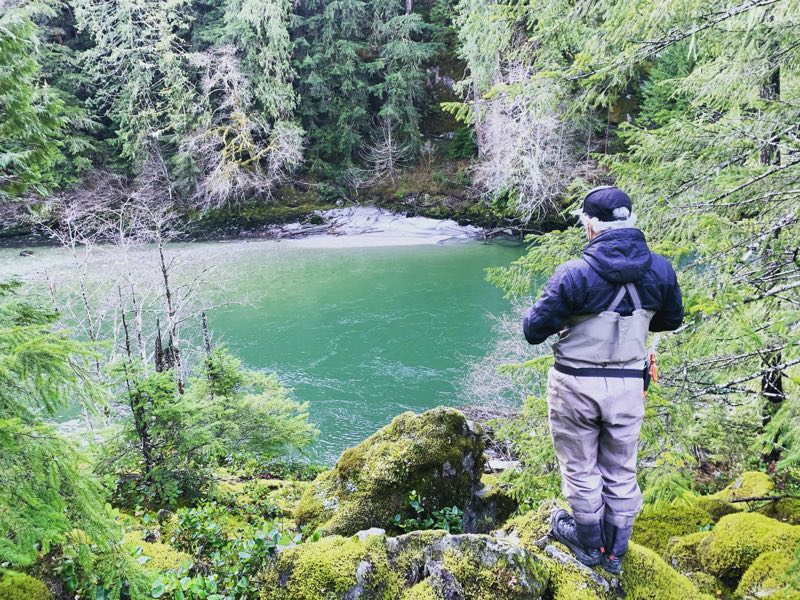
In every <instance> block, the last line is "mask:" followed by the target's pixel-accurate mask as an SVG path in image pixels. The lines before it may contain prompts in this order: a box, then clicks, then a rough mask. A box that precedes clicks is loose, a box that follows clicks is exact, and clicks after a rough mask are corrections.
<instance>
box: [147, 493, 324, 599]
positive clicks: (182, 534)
mask: <svg viewBox="0 0 800 600" xmlns="http://www.w3.org/2000/svg"><path fill="white" fill-rule="evenodd" d="M228 518H229V516H228V515H227V512H226V510H225V509H224V508H223V507H220V506H218V505H216V504H204V505H201V506H198V507H196V508H192V509H186V508H184V509H179V510H178V511H177V513H176V515H175V522H174V524H173V525H172V531H171V536H170V542H171V543H172V545H173V546H174V547H175V548H177V549H178V550H181V551H183V552H187V553H189V554H191V555H192V556H193V557H194V566H193V567H189V566H183V567H181V568H179V569H175V570H170V571H167V572H166V573H162V574H161V575H159V576H158V577H157V578H156V579H155V580H154V582H153V585H152V589H151V594H152V595H153V597H155V598H160V597H163V596H164V595H165V594H166V595H167V596H166V597H170V595H172V597H175V598H179V597H180V594H183V596H184V597H185V598H187V599H194V598H198V599H199V598H208V599H214V598H218V599H220V600H221V599H223V598H236V599H237V600H249V599H251V598H256V597H257V596H258V589H259V588H260V576H259V573H260V572H261V571H262V570H263V568H264V566H265V565H266V562H267V561H268V560H270V557H272V556H274V555H275V553H276V552H278V551H279V550H284V549H286V548H291V547H293V546H295V545H296V544H299V543H300V542H301V541H302V540H303V537H304V534H305V533H306V532H302V531H301V532H300V533H297V532H284V531H282V530H281V528H280V527H279V526H278V525H277V524H275V523H273V522H270V521H266V520H264V519H255V520H256V521H257V522H256V524H252V525H251V524H248V523H240V524H239V527H238V529H237V530H236V531H235V532H231V533H229V532H228V531H227V530H228V529H229V525H230V523H229V520H228ZM310 539H311V540H316V539H318V536H317V535H312V536H310ZM215 594H216V595H215Z"/></svg>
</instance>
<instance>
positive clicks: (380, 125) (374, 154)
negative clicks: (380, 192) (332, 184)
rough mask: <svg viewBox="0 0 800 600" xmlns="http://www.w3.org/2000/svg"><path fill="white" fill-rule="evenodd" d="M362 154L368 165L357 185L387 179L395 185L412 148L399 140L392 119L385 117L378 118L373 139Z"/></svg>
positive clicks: (362, 185) (360, 174)
mask: <svg viewBox="0 0 800 600" xmlns="http://www.w3.org/2000/svg"><path fill="white" fill-rule="evenodd" d="M361 155H362V158H363V159H364V163H365V165H366V167H365V169H364V170H363V171H362V172H361V173H359V174H358V178H357V179H358V181H357V184H356V187H366V186H370V185H375V184H376V183H380V182H382V181H386V180H388V181H390V182H391V184H392V185H395V182H396V179H397V173H398V171H399V170H400V168H401V167H402V166H403V165H404V163H405V162H406V161H407V160H408V158H409V157H410V156H411V148H410V147H409V146H408V145H406V144H402V143H400V142H398V140H397V138H396V136H395V132H394V123H393V122H392V119H391V118H389V117H383V118H380V119H378V120H376V122H375V127H374V129H373V132H372V136H371V140H370V141H369V142H368V143H366V144H365V145H364V148H363V149H362V152H361Z"/></svg>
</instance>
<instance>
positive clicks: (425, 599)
mask: <svg viewBox="0 0 800 600" xmlns="http://www.w3.org/2000/svg"><path fill="white" fill-rule="evenodd" d="M400 598H401V600H439V595H438V594H437V593H436V592H435V591H434V589H433V588H432V587H431V586H430V584H429V583H428V582H427V581H422V582H420V583H418V584H417V585H415V586H413V587H411V588H409V589H407V590H406V591H405V592H403V595H402V596H401V597H400Z"/></svg>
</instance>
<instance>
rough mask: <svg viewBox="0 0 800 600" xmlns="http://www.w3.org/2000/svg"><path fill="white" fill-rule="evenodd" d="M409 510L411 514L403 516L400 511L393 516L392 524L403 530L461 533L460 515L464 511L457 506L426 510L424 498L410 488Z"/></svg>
mask: <svg viewBox="0 0 800 600" xmlns="http://www.w3.org/2000/svg"><path fill="white" fill-rule="evenodd" d="M408 508H409V509H410V511H409V512H412V511H413V516H411V517H403V515H401V514H400V513H398V514H396V515H395V516H394V521H393V522H394V525H395V527H397V528H398V529H402V530H403V531H418V530H420V529H444V530H445V531H447V532H450V533H462V532H463V530H464V529H463V526H462V517H463V515H464V511H462V510H461V509H460V508H458V507H457V506H449V507H445V508H442V509H438V510H428V508H427V507H426V506H425V498H422V497H421V496H420V495H419V494H418V493H417V491H416V490H412V491H411V493H410V494H409V496H408Z"/></svg>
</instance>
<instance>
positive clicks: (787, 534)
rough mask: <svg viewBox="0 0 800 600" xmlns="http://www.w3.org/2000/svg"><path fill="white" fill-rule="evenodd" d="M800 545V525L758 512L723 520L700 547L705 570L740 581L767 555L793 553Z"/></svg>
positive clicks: (731, 516)
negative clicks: (771, 517)
mask: <svg viewBox="0 0 800 600" xmlns="http://www.w3.org/2000/svg"><path fill="white" fill-rule="evenodd" d="M798 543H800V526H797V525H789V524H787V523H781V522H779V521H776V520H775V519H770V518H769V517H765V516H764V515H760V514H757V513H739V514H734V515H728V516H726V517H723V518H722V519H721V520H720V522H719V523H717V524H716V525H715V526H714V529H713V530H712V532H711V535H709V536H708V537H707V538H705V539H704V540H703V542H702V543H701V544H700V545H699V547H698V550H699V554H700V562H701V564H702V566H703V570H704V571H706V572H707V573H710V574H711V575H714V576H715V577H719V578H721V579H723V580H726V581H738V580H739V578H740V577H741V576H742V575H743V573H744V572H745V571H746V570H747V569H748V568H749V567H750V566H751V565H752V564H753V562H754V561H755V560H756V559H757V558H758V557H759V556H760V555H762V554H764V553H765V552H771V551H781V552H785V553H793V551H794V549H795V547H796V546H797V544H798Z"/></svg>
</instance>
